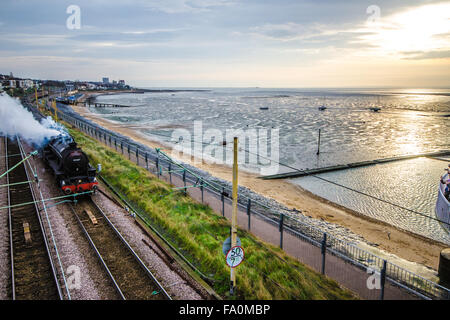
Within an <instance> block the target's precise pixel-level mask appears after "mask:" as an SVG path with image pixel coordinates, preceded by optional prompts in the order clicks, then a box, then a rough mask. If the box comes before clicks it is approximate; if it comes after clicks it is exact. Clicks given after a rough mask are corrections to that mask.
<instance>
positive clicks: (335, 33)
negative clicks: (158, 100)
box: [0, 0, 450, 87]
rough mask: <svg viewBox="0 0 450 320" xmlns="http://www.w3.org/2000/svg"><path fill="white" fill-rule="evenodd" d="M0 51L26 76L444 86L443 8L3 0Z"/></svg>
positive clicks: (449, 15) (154, 83) (253, 1)
mask: <svg viewBox="0 0 450 320" xmlns="http://www.w3.org/2000/svg"><path fill="white" fill-rule="evenodd" d="M71 5H76V6H78V7H79V8H80V19H79V22H80V25H79V26H80V28H79V29H78V28H73V26H76V22H77V21H78V20H77V19H74V18H73V17H74V16H73V14H74V13H76V12H74V11H70V13H67V9H68V7H69V6H71ZM68 20H69V26H71V28H68V26H67V24H68ZM0 44H1V45H0V73H3V74H5V73H9V72H13V73H14V74H15V75H17V76H22V77H32V78H46V79H59V80H64V79H71V80H76V79H80V80H96V81H99V80H100V79H101V78H102V77H104V76H106V77H109V78H110V79H125V80H126V81H127V83H130V84H132V85H135V86H141V87H239V86H246V87H248V86H260V87H367V86H371V87H389V86H394V87H450V1H424V0H421V1H419V0H408V1H404V0H370V1H365V0H348V1H336V0H315V1H314V0H307V1H303V0H148V1H144V0H120V1H115V0H114V1H113V0H109V1H107V0H89V1H75V0H71V1H64V0H54V1H50V0H39V1H35V0H2V1H1V2H0Z"/></svg>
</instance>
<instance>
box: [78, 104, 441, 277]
mask: <svg viewBox="0 0 450 320" xmlns="http://www.w3.org/2000/svg"><path fill="white" fill-rule="evenodd" d="M72 109H73V110H74V111H75V112H76V113H78V114H79V115H80V116H82V117H84V118H86V119H88V120H91V121H92V122H94V123H96V124H97V125H100V126H102V127H104V128H106V129H109V130H111V131H115V132H118V133H120V134H122V135H124V136H128V137H130V138H132V139H134V140H136V141H137V142H139V143H142V144H143V145H146V146H149V147H151V148H162V149H164V150H166V151H167V152H170V151H171V149H170V148H168V147H167V146H166V145H163V144H162V143H160V142H157V141H154V140H151V139H150V138H148V137H146V136H144V135H143V134H140V133H139V132H137V131H135V130H134V129H132V128H129V127H127V126H125V125H122V124H117V123H113V122H110V121H108V120H105V119H103V118H101V117H100V116H98V115H96V114H94V113H92V112H90V110H89V109H87V108H85V107H79V106H72ZM179 160H181V161H183V162H185V163H188V164H190V165H191V166H193V167H196V168H198V169H200V170H203V171H205V172H208V173H210V174H211V176H212V177H215V178H218V179H222V180H225V181H227V182H231V177H232V174H231V172H232V169H231V167H228V166H225V165H219V164H211V163H206V162H202V163H201V164H198V163H195V164H194V162H193V161H192V159H187V158H182V159H179ZM197 162H198V161H197ZM261 182H262V181H261V180H260V179H258V175H257V174H254V173H249V172H245V171H240V172H239V185H240V186H241V187H246V188H248V189H249V190H251V191H253V192H254V193H256V194H259V195H261V196H262V197H265V198H267V199H269V200H271V201H275V202H277V203H278V204H280V205H281V206H285V207H287V208H289V209H296V210H298V211H300V212H301V215H302V216H305V217H309V218H311V219H316V220H317V221H319V222H320V221H323V222H327V223H329V224H334V225H337V226H340V227H342V228H343V229H347V230H349V231H351V232H352V233H354V234H356V235H358V236H360V237H361V238H362V239H363V240H362V241H358V240H355V241H356V242H357V243H358V244H362V247H364V249H366V250H367V251H371V252H373V253H374V254H376V255H379V256H381V257H389V259H390V260H394V261H395V263H397V264H399V265H401V266H402V265H403V266H404V267H405V268H406V269H409V270H412V271H414V272H417V273H419V274H421V275H423V276H424V277H427V278H430V277H433V276H435V274H433V272H431V270H426V269H427V268H431V269H434V271H435V270H437V266H438V259H439V254H440V251H441V250H442V249H443V248H445V247H447V245H445V244H441V243H439V242H436V241H433V240H431V239H428V238H425V237H422V236H420V235H415V234H413V233H410V232H408V231H404V230H400V229H398V228H396V227H394V226H391V225H388V224H387V223H384V222H381V221H378V220H375V219H373V218H369V217H367V216H364V215H362V214H360V213H357V212H354V211H352V210H350V209H348V208H345V207H342V206H340V205H338V204H335V203H332V202H330V201H328V200H325V199H323V198H321V197H319V196H317V195H314V194H312V193H311V192H309V191H307V190H305V189H303V188H301V187H300V186H297V185H294V184H292V183H290V182H289V181H287V180H271V181H264V183H261ZM393 255H395V256H397V257H398V258H396V257H395V256H393ZM403 259H405V261H403ZM408 261H410V262H411V263H410V264H409V263H408Z"/></svg>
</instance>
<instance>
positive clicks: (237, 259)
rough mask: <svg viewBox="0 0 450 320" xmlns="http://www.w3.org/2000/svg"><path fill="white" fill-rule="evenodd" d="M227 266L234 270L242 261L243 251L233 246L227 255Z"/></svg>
mask: <svg viewBox="0 0 450 320" xmlns="http://www.w3.org/2000/svg"><path fill="white" fill-rule="evenodd" d="M226 259H227V265H228V266H229V267H231V268H236V267H237V266H238V265H240V264H241V262H242V261H244V249H242V247H240V246H234V247H233V248H231V249H230V251H228V253H227V257H226Z"/></svg>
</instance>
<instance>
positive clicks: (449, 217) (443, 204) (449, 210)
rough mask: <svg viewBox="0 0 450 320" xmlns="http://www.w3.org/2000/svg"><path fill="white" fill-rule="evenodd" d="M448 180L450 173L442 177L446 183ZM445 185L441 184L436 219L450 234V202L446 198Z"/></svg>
mask: <svg viewBox="0 0 450 320" xmlns="http://www.w3.org/2000/svg"><path fill="white" fill-rule="evenodd" d="M447 179H448V173H446V174H445V175H443V176H442V180H443V181H446V180H447ZM444 189H445V184H442V183H441V182H439V191H438V196H437V202H436V208H435V213H436V217H437V218H438V219H439V220H440V221H443V222H446V223H441V225H442V226H443V227H444V228H445V229H446V230H447V231H449V232H450V202H449V201H448V200H447V199H446V198H445V195H444Z"/></svg>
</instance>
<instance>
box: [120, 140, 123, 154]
mask: <svg viewBox="0 0 450 320" xmlns="http://www.w3.org/2000/svg"><path fill="white" fill-rule="evenodd" d="M120 150H122V155H123V141H120Z"/></svg>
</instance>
